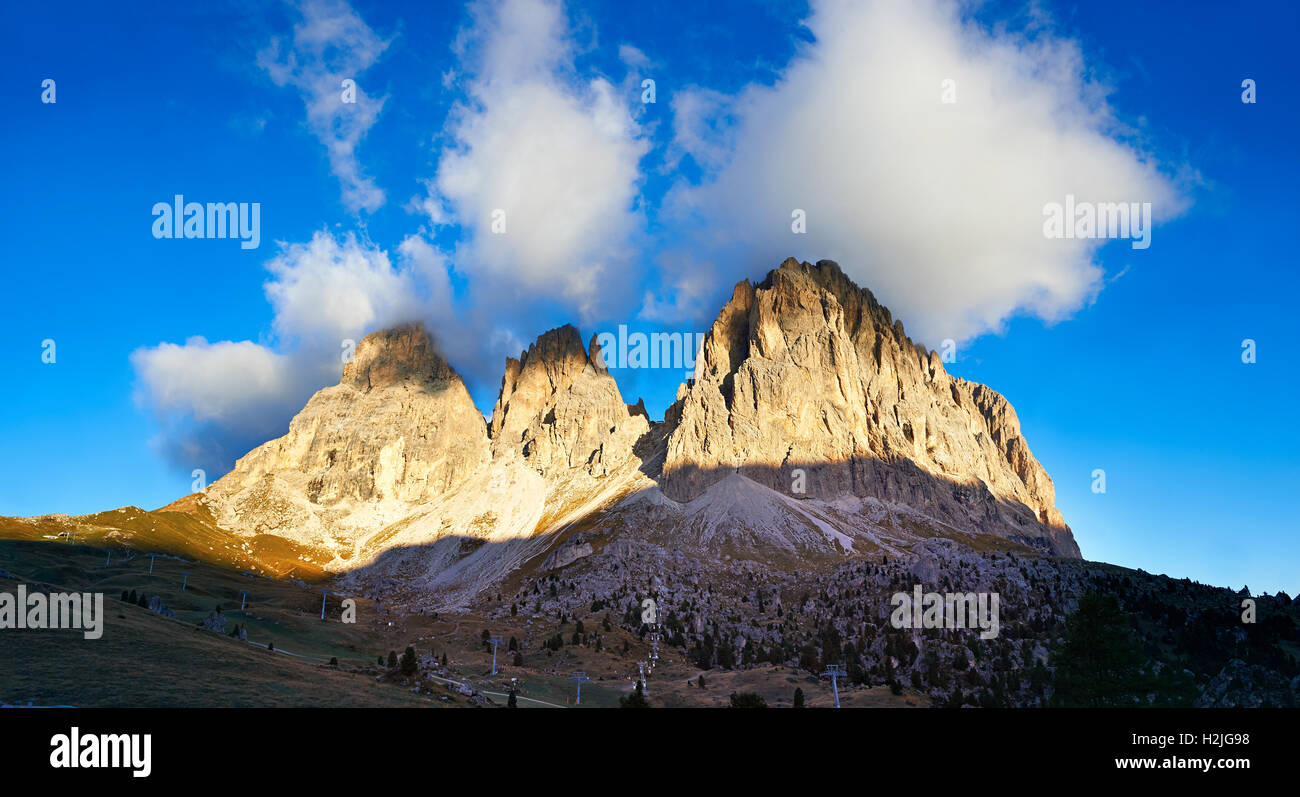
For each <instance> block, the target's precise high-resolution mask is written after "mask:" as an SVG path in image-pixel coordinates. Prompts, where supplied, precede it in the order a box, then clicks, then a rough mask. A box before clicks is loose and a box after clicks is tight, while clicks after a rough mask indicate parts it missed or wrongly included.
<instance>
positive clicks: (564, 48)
mask: <svg viewBox="0 0 1300 797" xmlns="http://www.w3.org/2000/svg"><path fill="white" fill-rule="evenodd" d="M472 17H473V24H472V25H470V26H469V27H467V28H466V29H465V30H463V31H462V32H461V34H460V36H459V37H458V39H457V42H456V45H455V48H454V49H455V50H456V52H457V53H458V54H459V55H460V56H461V58H462V63H463V66H464V67H465V74H466V75H468V77H466V78H465V80H466V86H465V87H466V90H467V94H468V100H467V101H466V102H463V103H460V104H458V105H457V106H456V107H455V108H454V109H453V111H452V114H451V119H450V121H449V124H448V132H449V135H450V137H451V139H452V142H453V143H452V144H450V145H449V146H447V147H445V148H444V149H443V151H442V153H441V156H440V158H439V162H438V166H437V174H436V176H435V177H434V178H433V179H432V180H430V181H429V182H428V183H427V186H428V189H429V195H428V196H427V197H425V198H424V199H423V200H421V201H420V203H419V204H420V206H421V207H422V209H423V210H424V211H425V212H426V213H427V214H428V216H429V219H430V221H431V222H432V223H433V224H435V225H442V224H448V223H453V222H454V223H458V224H459V225H461V227H462V229H464V230H465V231H467V233H468V236H467V240H466V241H465V242H463V243H462V244H461V246H460V247H459V248H458V249H457V258H456V259H457V261H458V262H460V263H472V264H473V268H472V270H471V269H468V268H465V269H464V270H465V272H466V274H467V276H469V277H470V278H471V279H473V280H474V281H475V282H476V287H477V288H478V289H479V290H481V291H483V292H485V293H489V294H490V295H492V296H493V297H494V298H495V299H496V300H497V301H498V302H504V301H510V300H512V299H513V300H515V301H526V300H535V299H536V298H537V297H538V296H545V297H549V298H562V299H563V300H565V301H566V302H567V303H569V304H570V305H571V306H573V307H574V308H575V309H576V310H577V311H578V312H579V314H581V315H582V316H583V317H590V316H591V315H593V314H594V313H595V312H596V303H597V302H598V301H606V302H607V301H609V300H610V297H611V295H612V294H617V293H618V292H619V286H620V285H623V286H626V284H627V283H628V282H629V280H628V276H629V274H628V271H627V270H626V269H625V268H619V267H620V266H626V265H627V264H628V263H630V262H631V260H632V259H633V257H634V250H633V248H632V246H631V241H632V238H633V236H634V235H635V234H636V233H637V232H638V231H639V230H640V229H641V227H642V219H641V214H640V212H639V210H638V209H637V208H636V202H637V198H638V193H639V185H640V179H641V175H640V170H639V161H640V160H641V157H642V156H643V155H645V153H646V152H647V151H648V149H649V143H648V142H647V141H646V140H645V138H644V137H643V135H642V132H641V130H640V128H639V127H638V125H637V123H636V121H635V120H634V118H633V116H632V113H631V102H632V99H634V98H632V97H631V96H630V95H628V94H627V93H626V92H620V91H619V90H618V89H616V88H615V87H614V86H613V85H612V84H611V83H610V82H609V81H608V80H606V79H605V78H603V77H598V76H597V77H589V78H584V77H580V76H578V75H577V74H575V72H574V68H573V55H574V44H573V42H572V40H571V38H570V35H569V31H568V28H567V23H566V19H565V16H564V10H563V8H562V7H561V6H560V4H558V3H556V2H548V1H547V0H503V2H499V3H492V4H487V3H477V4H475V5H474V6H473V7H472ZM498 211H503V212H504V223H505V234H498V233H494V231H493V230H494V228H493V222H494V219H495V220H500V218H501V217H500V216H495V217H494V214H495V213H497V212H498Z"/></svg>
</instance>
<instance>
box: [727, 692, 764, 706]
mask: <svg viewBox="0 0 1300 797" xmlns="http://www.w3.org/2000/svg"><path fill="white" fill-rule="evenodd" d="M731 708H767V701H766V700H764V699H763V696H762V695H760V694H757V693H755V692H741V693H739V694H737V693H736V692H732V693H731Z"/></svg>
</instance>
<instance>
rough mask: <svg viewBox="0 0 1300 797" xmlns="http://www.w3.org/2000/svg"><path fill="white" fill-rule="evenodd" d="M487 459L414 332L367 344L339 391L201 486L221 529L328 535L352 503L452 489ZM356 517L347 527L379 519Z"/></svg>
mask: <svg viewBox="0 0 1300 797" xmlns="http://www.w3.org/2000/svg"><path fill="white" fill-rule="evenodd" d="M490 456H491V450H490V446H489V443H488V436H487V425H486V423H485V422H484V420H483V415H482V413H480V412H479V411H478V409H477V408H475V406H474V402H473V401H471V400H470V396H469V392H468V391H467V390H466V389H465V385H464V383H463V382H462V381H461V379H460V377H459V376H458V375H457V374H456V372H455V371H453V370H452V369H451V367H450V366H449V365H448V364H447V362H446V360H444V359H443V358H442V356H441V355H439V354H438V353H437V351H436V350H435V349H434V347H433V344H432V342H431V341H430V339H429V336H428V334H427V333H426V332H425V330H424V329H423V327H420V326H403V327H398V328H396V329H391V330H387V331H383V332H376V333H374V334H371V335H368V336H366V338H365V339H364V340H362V341H361V343H360V344H359V345H358V346H357V349H356V351H355V353H354V356H353V358H352V359H351V360H350V361H349V362H348V363H347V364H346V365H345V366H344V369H343V378H342V380H340V382H339V384H337V385H334V386H332V387H327V388H325V389H323V390H321V391H319V392H317V393H316V395H314V396H312V398H311V400H310V401H308V402H307V406H305V407H304V408H303V409H302V411H301V412H299V413H298V414H297V415H296V416H295V417H294V418H293V420H292V421H291V422H290V424H289V433H288V434H286V435H285V436H284V437H281V438H279V439H278V440H272V441H270V442H268V443H265V444H263V445H261V446H259V447H258V448H256V449H254V450H253V451H251V452H249V453H248V454H247V455H245V456H244V457H243V458H242V459H240V460H239V461H238V462H237V463H236V464H235V468H234V470H232V471H231V472H230V473H229V474H227V475H226V476H225V477H223V478H222V479H220V480H219V481H217V482H216V483H214V484H213V485H212V487H211V488H209V490H208V492H207V499H208V503H209V505H210V506H211V507H212V508H213V511H214V515H215V516H216V517H217V519H218V520H219V521H220V522H222V523H223V525H228V526H229V527H231V528H234V529H239V530H244V531H266V532H271V533H281V534H288V535H289V536H293V537H303V536H305V537H307V538H308V539H311V540H312V541H316V540H314V539H312V538H316V537H320V536H322V535H324V536H330V534H331V533H332V531H340V533H341V528H340V529H336V528H335V527H346V526H348V525H351V524H349V522H348V521H349V515H352V514H354V510H355V509H356V507H357V506H358V505H361V504H373V505H374V506H375V507H401V506H409V505H411V504H416V503H419V502H421V501H425V500H428V499H430V498H432V497H434V496H437V495H440V494H442V493H445V492H447V491H449V490H452V489H454V488H456V487H457V486H459V485H460V484H462V483H463V482H464V481H465V480H466V479H467V478H468V477H469V476H470V475H471V474H472V473H474V472H475V471H476V470H477V469H479V468H481V467H482V466H484V465H485V464H486V463H487V462H488V460H489V459H490ZM387 514H390V513H386V512H383V511H379V512H378V513H377V515H375V516H370V515H366V516H364V517H357V518H356V525H362V526H364V524H365V523H367V522H372V521H374V520H376V519H381V518H384V517H386V515H387Z"/></svg>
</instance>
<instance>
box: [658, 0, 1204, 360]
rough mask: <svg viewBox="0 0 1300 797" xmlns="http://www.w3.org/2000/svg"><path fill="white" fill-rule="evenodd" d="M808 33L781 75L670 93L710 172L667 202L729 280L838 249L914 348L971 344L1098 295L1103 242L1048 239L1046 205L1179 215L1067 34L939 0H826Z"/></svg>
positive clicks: (684, 132)
mask: <svg viewBox="0 0 1300 797" xmlns="http://www.w3.org/2000/svg"><path fill="white" fill-rule="evenodd" d="M806 24H807V27H808V28H809V29H810V30H811V32H812V34H813V36H814V38H815V41H814V42H813V43H811V44H805V45H801V47H800V51H799V53H798V55H797V56H796V58H795V59H794V60H793V61H792V62H791V63H790V64H789V66H788V67H787V68H786V70H785V71H784V73H783V74H782V75H781V76H780V79H779V80H777V81H776V82H775V84H774V85H771V86H765V85H758V84H755V85H751V86H749V87H747V88H746V89H744V90H743V91H741V92H740V93H739V94H738V95H735V96H732V97H724V96H721V95H718V94H717V92H712V91H708V90H699V91H696V92H694V93H693V94H692V93H679V94H678V95H677V97H676V99H675V100H674V103H673V107H674V110H675V111H676V112H677V114H678V115H679V117H678V119H677V120H676V123H675V146H676V147H677V148H678V149H679V151H680V152H685V153H690V154H691V155H692V157H693V158H695V160H696V161H697V163H698V164H699V165H700V166H701V167H703V168H704V169H705V171H706V174H707V177H706V179H705V180H704V181H703V182H702V184H701V185H698V186H688V185H682V186H679V187H678V189H677V190H676V191H674V193H673V195H672V196H671V198H670V200H669V204H670V206H671V210H672V212H673V213H675V214H676V216H675V218H677V219H678V220H680V221H683V222H685V223H694V224H695V225H696V227H695V233H696V237H695V240H694V244H695V246H696V247H697V248H698V249H700V250H702V251H703V253H704V254H703V255H701V257H705V258H709V259H712V260H713V261H714V262H717V263H719V264H726V265H727V266H728V268H729V269H730V270H729V271H728V272H727V274H725V275H724V276H726V277H728V278H731V277H734V278H735V279H739V278H742V277H746V276H753V274H752V271H753V269H754V266H755V263H756V262H757V263H761V264H763V267H772V266H775V265H776V264H777V263H778V262H780V260H782V259H784V258H785V257H786V256H790V255H794V256H796V257H800V258H804V259H809V260H817V259H820V258H829V259H833V260H837V261H838V262H839V263H840V265H841V266H842V267H844V269H845V271H846V272H847V273H849V274H850V275H851V276H853V277H854V278H855V280H856V281H858V282H859V283H860V284H862V285H865V286H867V287H870V288H871V289H872V290H873V291H874V292H875V293H876V295H877V296H878V297H879V298H880V299H881V300H882V301H884V302H885V303H887V304H888V305H890V307H891V308H892V309H893V310H894V311H895V313H896V314H897V315H898V316H900V317H901V318H903V319H905V321H906V323H907V325H908V329H909V331H910V332H913V333H916V334H918V335H919V336H920V338H921V339H922V340H926V341H927V342H936V341H937V340H939V339H942V338H946V337H951V338H954V339H961V338H965V337H969V336H972V335H976V334H979V333H981V332H984V331H988V330H995V329H998V328H999V326H1000V324H1001V323H1002V321H1003V320H1004V319H1006V318H1007V317H1008V316H1009V315H1012V314H1014V313H1016V312H1022V311H1023V312H1029V313H1033V314H1036V315H1038V316H1040V317H1042V318H1045V319H1049V320H1050V319H1057V318H1061V317H1063V316H1065V315H1067V314H1069V313H1070V312H1073V311H1074V310H1076V309H1078V308H1079V307H1080V306H1081V305H1083V304H1084V303H1086V302H1087V301H1089V300H1090V299H1091V297H1092V296H1093V295H1094V294H1095V293H1096V291H1097V290H1099V289H1100V287H1101V284H1102V279H1101V278H1102V271H1101V269H1100V268H1099V267H1098V265H1097V264H1096V263H1095V256H1096V250H1097V246H1098V243H1099V242H1097V241H1090V240H1049V239H1046V238H1045V237H1044V236H1043V231H1042V229H1043V228H1042V225H1043V215H1042V212H1043V207H1044V205H1045V204H1046V203H1048V202H1062V201H1064V198H1065V195H1066V194H1074V195H1075V196H1076V197H1077V198H1078V199H1080V200H1089V201H1095V202H1105V201H1132V202H1151V203H1152V204H1153V211H1154V215H1155V216H1156V218H1157V220H1166V219H1168V218H1169V217H1171V216H1172V215H1176V214H1177V213H1179V212H1181V210H1182V209H1183V206H1184V204H1185V200H1184V199H1183V198H1181V197H1180V195H1179V193H1178V191H1177V190H1176V189H1175V188H1174V187H1173V186H1172V185H1171V183H1170V181H1169V180H1168V179H1166V178H1165V177H1163V176H1162V175H1161V173H1160V172H1159V171H1158V169H1157V166H1156V164H1154V163H1153V162H1152V161H1151V160H1150V159H1148V158H1147V157H1145V156H1144V155H1143V154H1142V153H1141V152H1140V151H1138V150H1137V149H1135V148H1134V147H1132V146H1130V145H1128V144H1126V143H1124V139H1123V134H1124V133H1125V132H1126V131H1123V130H1121V128H1120V127H1119V126H1118V124H1117V123H1116V122H1115V119H1114V117H1113V114H1112V111H1111V109H1110V108H1109V107H1108V105H1107V103H1106V100H1105V96H1106V95H1105V90H1104V87H1103V86H1100V85H1098V84H1097V83H1095V82H1092V81H1090V79H1089V77H1088V75H1089V72H1088V69H1087V65H1086V64H1085V63H1084V59H1083V57H1082V55H1081V53H1080V50H1079V48H1078V47H1077V45H1076V44H1074V43H1073V42H1070V41H1066V40H1061V39H1059V38H1053V37H1052V36H1051V35H1049V34H1048V33H1046V32H1043V31H1041V30H1036V31H1035V32H1033V33H1031V34H1012V33H1008V32H1006V31H1005V30H1003V31H1000V32H998V33H989V32H988V31H986V30H983V29H981V28H979V27H977V26H976V25H974V24H972V23H971V22H969V21H968V20H965V19H964V18H963V17H962V15H961V8H959V7H958V6H957V5H955V4H953V3H949V2H941V1H940V0H915V1H914V2H905V3H899V2H873V3H857V2H846V1H843V0H826V1H824V2H816V3H814V11H813V13H812V15H811V17H810V18H809V19H808V20H807V22H806ZM948 79H951V80H953V81H955V84H956V92H957V94H956V96H957V101H956V103H953V104H945V103H943V102H941V87H942V83H943V81H944V80H948ZM794 209H802V210H804V211H805V212H806V214H807V234H805V235H795V234H792V232H791V228H790V224H791V213H792V211H793V210H794ZM1159 239H1160V236H1159V232H1158V231H1157V233H1156V235H1155V244H1154V245H1155V246H1159ZM1125 246H1127V244H1125ZM731 281H734V280H732V279H728V280H727V282H728V283H729V282H731ZM688 287H689V288H690V289H691V290H693V291H696V292H698V286H688ZM719 287H720V288H722V287H723V286H719ZM725 287H729V284H728V285H727V286H725ZM660 306H661V305H656V307H660Z"/></svg>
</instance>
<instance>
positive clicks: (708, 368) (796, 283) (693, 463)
mask: <svg viewBox="0 0 1300 797" xmlns="http://www.w3.org/2000/svg"><path fill="white" fill-rule="evenodd" d="M678 397H679V398H678V402H677V403H676V404H675V405H674V406H673V408H672V409H671V410H670V411H669V413H668V416H669V418H670V419H672V421H673V422H674V424H675V428H674V429H673V431H672V433H671V435H670V436H669V438H668V445H667V455H666V459H665V462H664V467H663V480H662V489H663V492H664V494H665V495H666V496H668V497H669V498H672V499H673V500H675V501H678V502H687V501H691V500H693V499H695V498H697V497H699V496H700V495H702V494H703V493H704V491H705V490H706V489H707V488H708V487H709V486H710V485H711V484H713V483H715V482H718V481H721V480H722V479H724V478H725V477H727V476H728V475H729V474H731V473H736V472H738V473H740V474H742V475H744V476H746V477H747V478H749V479H752V480H753V481H756V482H758V483H759V484H762V485H765V486H767V487H769V488H771V489H773V490H776V491H778V492H782V493H785V494H788V495H796V496H800V497H809V498H822V499H832V498H834V497H836V496H840V495H856V496H871V497H874V498H877V499H880V500H882V501H886V502H892V503H898V504H906V505H908V506H911V507H914V508H917V509H920V510H922V511H924V512H926V513H927V514H929V515H931V516H932V517H935V518H937V519H939V520H941V521H943V522H945V523H949V524H951V525H953V526H956V527H958V528H964V529H971V530H979V531H982V532H986V533H991V534H996V535H998V536H1005V537H1008V538H1010V539H1014V540H1016V541H1018V542H1022V543H1024V544H1027V545H1030V546H1033V547H1038V548H1041V549H1043V550H1046V551H1048V552H1051V553H1054V554H1057V555H1063V556H1074V557H1077V556H1079V549H1078V546H1077V545H1076V544H1075V542H1074V539H1073V536H1072V535H1071V534H1070V531H1069V528H1068V527H1067V526H1066V525H1065V523H1064V521H1063V519H1062V518H1061V514H1060V512H1058V511H1057V509H1056V506H1055V490H1054V488H1053V485H1052V480H1051V479H1050V478H1049V477H1048V475H1047V473H1046V472H1045V471H1044V470H1043V468H1042V466H1041V465H1039V463H1038V462H1037V460H1035V459H1034V457H1033V455H1032V454H1031V453H1030V451H1029V445H1028V444H1027V443H1026V442H1025V439H1024V437H1023V436H1022V435H1021V434H1020V422H1019V420H1018V419H1017V418H1016V414H1015V410H1014V409H1012V407H1011V405H1010V404H1009V403H1008V402H1007V400H1006V399H1005V398H1003V397H1002V396H1001V395H999V394H998V393H996V392H994V391H993V390H990V389H989V388H987V387H985V386H983V385H978V384H975V383H972V382H967V381H966V380H963V379H956V378H953V377H951V376H949V375H948V373H947V372H946V371H945V370H944V367H943V363H942V362H941V360H940V357H939V355H938V353H937V352H934V351H927V350H926V349H924V348H923V347H921V346H918V345H916V344H914V343H913V342H912V341H911V340H910V339H909V338H908V337H907V336H906V334H905V333H904V331H903V324H902V322H901V321H896V320H894V319H893V318H892V317H891V315H890V312H889V310H888V309H887V308H885V307H884V306H882V305H881V304H879V303H878V302H877V301H876V300H875V297H873V296H872V295H871V293H870V291H867V290H864V289H861V288H859V287H857V286H856V285H854V284H853V283H852V281H850V280H849V279H848V277H846V276H845V275H844V273H843V272H842V271H841V270H840V268H839V266H838V265H836V264H835V263H833V262H831V261H825V260H824V261H821V262H819V263H818V264H817V265H815V266H814V265H810V264H808V263H799V262H797V261H795V260H793V259H790V260H787V261H785V262H784V263H783V264H782V265H781V267H780V268H778V269H776V270H774V271H772V272H771V273H770V274H768V276H767V279H766V280H764V281H763V282H762V283H760V284H758V285H752V284H750V282H749V281H745V282H741V283H740V284H738V285H737V286H736V288H735V291H734V292H733V294H732V297H731V300H730V301H729V302H728V303H727V304H726V306H725V307H723V309H722V312H721V313H720V314H719V316H718V319H717V321H715V322H714V324H713V327H712V329H711V330H710V331H709V334H708V336H707V338H706V339H705V343H704V348H703V352H702V354H701V356H700V358H699V359H698V360H697V361H696V366H695V375H694V379H693V380H692V382H691V383H690V384H689V385H687V386H684V387H683V389H681V390H679V393H678Z"/></svg>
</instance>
